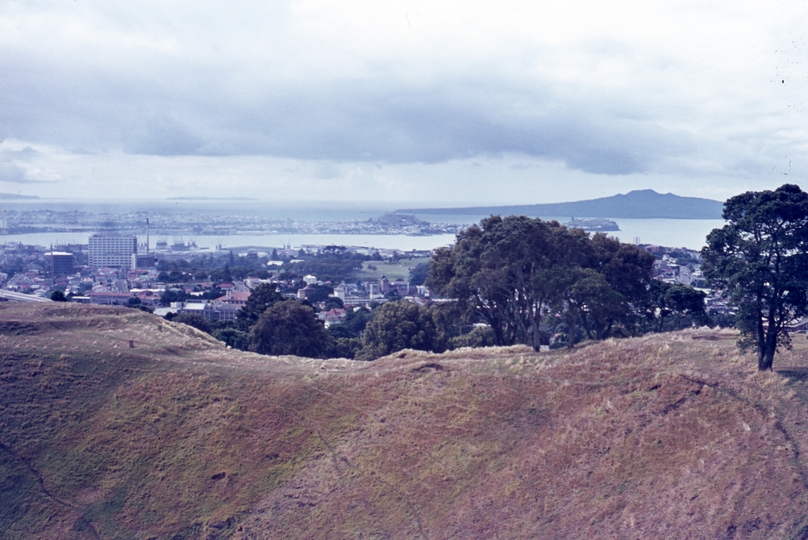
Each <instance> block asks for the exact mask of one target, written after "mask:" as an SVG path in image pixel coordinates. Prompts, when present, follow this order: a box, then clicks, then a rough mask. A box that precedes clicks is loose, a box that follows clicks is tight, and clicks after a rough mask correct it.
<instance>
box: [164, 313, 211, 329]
mask: <svg viewBox="0 0 808 540" xmlns="http://www.w3.org/2000/svg"><path fill="white" fill-rule="evenodd" d="M172 320H173V322H178V323H182V324H187V325H188V326H193V327H194V328H196V329H197V330H201V331H203V332H205V333H206V334H210V333H211V331H212V329H211V326H210V321H208V320H207V319H205V318H204V317H202V316H201V315H197V314H196V313H180V314H178V315H177V316H176V317H174V318H173V319H172Z"/></svg>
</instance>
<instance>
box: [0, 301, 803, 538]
mask: <svg viewBox="0 0 808 540" xmlns="http://www.w3.org/2000/svg"><path fill="white" fill-rule="evenodd" d="M130 340H132V341H133V345H134V346H133V347H130V346H129V343H130ZM734 340H735V336H734V335H733V334H731V333H725V332H716V331H691V332H683V333H679V334H673V335H664V336H651V337H646V338H641V339H633V340H624V341H608V342H604V343H599V344H594V345H591V346H588V347H583V348H580V349H579V350H576V351H574V352H573V353H570V354H568V353H566V352H554V353H549V354H548V353H543V354H535V353H533V352H531V351H530V350H529V349H525V348H521V347H514V348H505V349H487V350H474V351H468V350H465V351H455V352H453V353H448V354H445V355H428V354H424V353H416V352H412V351H404V352H401V353H399V354H397V355H394V357H389V358H384V359H381V360H379V361H376V362H373V363H361V362H351V361H346V360H329V361H326V362H322V361H313V360H305V359H299V358H291V357H284V358H270V357H262V356H258V355H254V354H249V353H242V352H238V351H232V350H226V349H224V348H223V346H222V345H221V344H220V343H218V342H216V341H214V340H212V339H210V338H209V337H206V336H205V335H204V334H200V333H198V332H196V331H195V330H193V329H191V328H189V327H185V326H183V325H175V324H172V323H168V322H165V321H163V320H161V319H159V318H156V317H153V316H151V315H148V314H145V313H143V312H140V311H135V310H126V309H111V308H96V309H93V308H90V307H87V306H84V307H82V306H72V305H59V304H48V305H41V304H38V305H23V304H17V305H15V304H6V305H3V306H2V307H0V351H2V353H1V354H2V359H1V360H0V501H2V502H0V530H3V531H4V536H3V537H4V538H69V539H84V538H132V539H143V540H145V539H148V538H159V539H163V538H165V539H182V538H232V539H243V540H246V539H248V538H250V539H260V538H323V539H325V538H430V539H438V538H495V537H500V538H537V537H538V538H551V537H564V538H595V537H596V538H649V537H676V538H707V537H709V538H772V537H775V538H808V470H807V469H806V466H807V465H808V462H806V458H805V457H804V456H805V455H806V450H808V446H807V445H808V431H807V430H806V426H807V424H806V422H805V420H804V417H805V414H806V412H808V403H807V402H806V400H808V389H806V387H805V384H806V383H805V381H806V380H808V367H807V366H808V361H806V360H805V352H806V347H805V345H807V344H808V343H806V342H805V340H804V338H798V339H797V340H796V341H797V344H798V346H799V348H798V350H796V351H794V352H792V353H789V354H786V355H784V356H783V357H781V358H779V359H778V360H777V363H776V365H777V366H779V367H780V368H781V371H780V372H777V373H766V374H758V373H756V372H755V371H754V369H753V367H754V362H753V360H752V359H750V358H749V357H743V356H740V355H739V354H738V352H737V349H736V347H735V345H734Z"/></svg>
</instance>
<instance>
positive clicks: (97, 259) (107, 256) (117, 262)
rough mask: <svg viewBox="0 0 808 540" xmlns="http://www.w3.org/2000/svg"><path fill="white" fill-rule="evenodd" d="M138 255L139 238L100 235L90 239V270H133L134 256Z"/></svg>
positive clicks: (112, 234)
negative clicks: (106, 268) (107, 268)
mask: <svg viewBox="0 0 808 540" xmlns="http://www.w3.org/2000/svg"><path fill="white" fill-rule="evenodd" d="M136 254H137V236H135V235H128V236H124V235H120V234H115V233H98V234H94V235H92V236H91V237H90V243H89V246H88V247H87V256H88V259H89V260H88V262H89V264H90V268H92V269H97V268H104V267H109V268H122V269H125V270H129V269H131V268H132V255H136Z"/></svg>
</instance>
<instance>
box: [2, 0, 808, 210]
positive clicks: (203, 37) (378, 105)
mask: <svg viewBox="0 0 808 540" xmlns="http://www.w3.org/2000/svg"><path fill="white" fill-rule="evenodd" d="M764 4H767V5H764ZM807 5H808V4H806V2H805V1H804V0H800V1H785V2H774V3H764V2H760V1H747V0H738V1H735V2H717V1H710V2H695V1H692V2H691V1H687V0H676V1H664V0H662V1H655V2H650V1H647V0H646V1H643V2H631V1H606V2H594V1H586V2H583V1H579V0H573V1H569V0H568V1H566V2H558V1H555V2H537V1H535V0H534V1H529V2H507V1H502V0H500V1H498V2H496V3H494V2H481V3H475V2H470V1H469V0H463V1H458V2H443V1H438V2H435V1H428V2H427V1H398V0H385V1H383V2H380V1H378V0H375V1H369V2H351V1H341V2H333V1H291V2H280V1H274V2H248V1H242V2H227V3H226V2H206V1H199V0H194V1H181V0H171V1H165V0H160V1H158V0H153V1H141V0H127V1H126V2H123V1H116V0H99V1H86V0H75V1H69V2H65V1H59V2H47V1H36V0H25V1H23V2H7V1H3V0H0V139H2V140H3V142H2V144H0V192H13V193H18V192H19V193H22V194H29V195H39V196H41V197H99V198H116V197H138V198H164V197H171V196H187V195H203V196H249V197H255V198H258V199H266V200H304V199H311V200H318V201H320V200H363V201H373V200H385V201H402V202H404V201H407V202H424V203H431V202H434V203H440V204H445V203H451V204H457V205H464V204H490V203H502V204H512V203H513V204H524V203H539V202H558V201H569V200H579V199H588V198H594V197H601V196H608V195H613V194H615V193H625V192H627V191H630V190H632V189H643V188H651V189H655V190H657V191H660V192H663V193H664V192H673V193H676V194H679V195H687V196H697V197H708V198H714V199H719V200H723V199H726V198H727V197H729V196H731V195H734V194H737V193H739V192H742V191H746V190H750V189H753V190H759V189H772V188H775V187H777V186H779V185H781V184H783V183H785V182H790V183H796V184H800V185H802V186H803V188H808V184H806V183H805V179H806V175H808V152H806V150H808V144H806V143H808V133H807V132H806V127H807V126H808V110H806V107H807V106H806V103H805V100H806V98H807V97H808V39H806V38H808V20H807V19H808V17H806V15H807V14H808V7H806V6H807Z"/></svg>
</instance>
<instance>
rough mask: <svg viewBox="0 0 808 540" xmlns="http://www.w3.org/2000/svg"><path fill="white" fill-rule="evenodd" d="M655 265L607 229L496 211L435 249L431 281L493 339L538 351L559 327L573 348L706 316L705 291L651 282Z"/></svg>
mask: <svg viewBox="0 0 808 540" xmlns="http://www.w3.org/2000/svg"><path fill="white" fill-rule="evenodd" d="M653 265H654V258H653V256H652V255H650V254H649V253H647V252H645V251H644V250H642V249H640V248H638V247H636V246H631V245H628V244H621V243H620V242H619V241H618V240H616V239H614V238H609V237H607V236H606V235H604V234H595V235H594V236H589V235H588V234H587V233H585V232H584V231H581V230H579V229H570V228H567V227H565V226H563V225H560V224H558V223H557V222H555V221H550V222H548V221H542V220H541V219H537V218H528V217H525V216H509V217H506V218H501V217H499V216H492V217H490V218H487V219H484V220H483V221H482V222H481V224H480V226H479V227H478V226H472V227H470V228H468V229H466V230H465V231H463V232H461V233H460V234H458V235H457V241H456V243H455V244H454V245H453V246H452V247H446V248H440V249H438V250H436V252H435V254H434V256H433V259H432V264H431V265H430V268H429V275H428V278H427V285H428V286H429V288H430V290H431V291H433V292H435V293H438V294H440V295H442V296H445V297H448V298H452V299H455V300H456V306H457V310H458V314H459V316H460V320H461V321H464V322H466V323H473V322H484V323H486V324H488V325H489V326H490V328H491V330H492V332H493V340H494V343H495V344H496V345H512V344H514V343H524V344H527V345H530V346H531V347H533V348H534V349H536V350H538V349H539V347H540V346H541V345H542V344H545V343H548V342H549V338H550V334H551V333H552V332H553V330H558V329H561V330H563V331H564V334H565V336H564V337H563V338H562V339H563V340H564V341H565V342H566V344H567V345H568V346H570V347H571V346H572V345H573V344H574V343H575V341H577V340H578V339H580V336H581V335H585V336H586V337H588V338H589V339H605V338H608V337H611V336H628V335H637V334H640V333H643V332H645V331H649V330H656V331H661V330H663V329H670V328H673V327H680V326H681V325H682V324H683V323H686V324H687V325H690V324H692V323H693V322H703V321H704V320H705V317H706V315H705V313H704V302H703V295H702V293H699V292H698V291H695V290H692V289H690V288H685V287H684V286H676V287H673V286H669V285H667V284H663V283H660V282H655V281H654V280H653V279H652V271H653ZM699 295H701V296H699ZM699 298H700V299H701V300H702V301H701V302H691V299H699Z"/></svg>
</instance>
